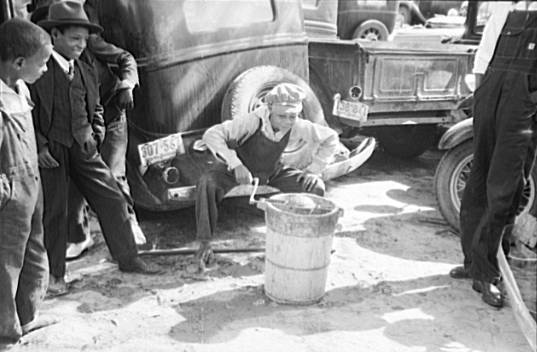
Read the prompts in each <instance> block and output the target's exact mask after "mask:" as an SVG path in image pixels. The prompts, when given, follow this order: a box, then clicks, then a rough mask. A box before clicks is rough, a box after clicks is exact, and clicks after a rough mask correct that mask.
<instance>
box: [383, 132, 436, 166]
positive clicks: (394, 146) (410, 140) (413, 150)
mask: <svg viewBox="0 0 537 352" xmlns="http://www.w3.org/2000/svg"><path fill="white" fill-rule="evenodd" d="M375 134H376V136H377V138H378V140H379V142H380V145H381V146H382V147H383V148H384V150H385V151H386V152H388V153H389V154H391V155H394V156H397V157H399V158H404V159H410V158H415V157H417V156H419V155H421V154H423V152H425V151H426V150H427V149H429V148H431V147H432V146H433V144H434V141H435V138H436V137H435V136H436V125H415V126H386V127H381V128H379V129H377V132H376V133H375Z"/></svg>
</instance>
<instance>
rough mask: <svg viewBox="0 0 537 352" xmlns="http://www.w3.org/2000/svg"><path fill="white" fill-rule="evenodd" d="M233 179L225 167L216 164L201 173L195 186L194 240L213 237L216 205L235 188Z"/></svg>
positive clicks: (216, 211) (216, 217)
mask: <svg viewBox="0 0 537 352" xmlns="http://www.w3.org/2000/svg"><path fill="white" fill-rule="evenodd" d="M236 185H237V183H236V181H235V177H234V176H233V174H232V173H230V172H229V171H227V166H226V165H224V164H222V163H218V164H216V165H215V167H214V168H212V169H210V170H208V171H207V172H205V173H203V174H202V175H201V177H200V179H199V181H198V183H197V185H196V238H197V239H199V240H200V241H209V240H211V239H212V237H213V235H214V231H215V229H216V223H217V220H218V205H219V204H220V202H221V201H222V198H223V197H224V195H225V194H226V192H227V191H229V190H230V189H231V188H233V187H234V186H236Z"/></svg>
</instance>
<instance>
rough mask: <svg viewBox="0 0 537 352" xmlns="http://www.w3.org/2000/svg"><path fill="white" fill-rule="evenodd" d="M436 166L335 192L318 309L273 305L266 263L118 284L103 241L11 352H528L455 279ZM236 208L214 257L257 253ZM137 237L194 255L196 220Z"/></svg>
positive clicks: (413, 166) (250, 258)
mask: <svg viewBox="0 0 537 352" xmlns="http://www.w3.org/2000/svg"><path fill="white" fill-rule="evenodd" d="M439 158H440V153H439V152H428V153H426V154H425V155H424V156H422V157H420V158H418V159H416V160H413V161H404V160H400V159H395V158H391V157H389V156H388V155H386V154H384V153H382V152H375V154H374V155H373V157H372V159H370V160H369V161H368V162H367V163H366V164H365V165H364V166H362V167H361V168H360V169H358V170H357V171H355V172H354V173H352V174H350V175H347V176H344V177H342V178H340V179H337V180H335V181H332V182H330V183H329V184H328V194H327V197H328V198H330V199H331V200H333V201H334V202H335V203H336V204H337V205H338V206H340V207H342V208H343V209H344V216H343V217H342V218H340V221H339V223H340V225H341V228H340V229H338V231H337V233H336V234H335V238H334V242H333V249H334V250H335V252H334V253H333V254H332V261H331V264H330V267H329V272H328V282H327V285H326V290H327V291H326V295H325V296H324V298H323V299H322V300H321V301H320V302H319V303H317V304H313V305H309V306H286V305H279V304H276V303H273V302H271V301H270V300H269V299H268V298H267V297H266V296H265V295H264V293H263V281H264V277H263V271H264V253H253V254H233V255H221V256H219V257H218V265H217V266H215V267H213V268H211V269H210V270H209V271H208V272H207V273H206V275H197V274H195V273H191V272H190V271H191V270H189V269H190V267H189V264H191V259H190V258H189V257H177V256H174V257H170V256H168V257H151V258H149V260H151V261H154V262H155V263H158V264H160V265H161V266H162V267H163V268H164V269H165V273H164V274H162V275H160V276H144V275H136V274H135V275H133V274H124V273H121V272H119V271H118V270H117V267H116V265H115V264H113V263H111V262H110V259H109V254H108V251H107V250H106V247H105V245H104V243H103V241H102V239H101V237H100V236H99V234H98V232H96V233H94V235H95V237H96V239H98V240H99V244H98V245H97V246H96V247H95V248H94V249H92V250H91V252H90V253H89V255H88V256H86V257H85V258H84V259H81V260H78V261H74V262H71V263H69V266H68V271H69V279H70V280H75V281H74V283H73V285H74V290H73V292H72V293H71V294H69V295H67V296H64V297H60V298H55V299H50V300H46V301H45V302H44V305H43V313H44V314H53V315H56V316H57V317H59V318H60V319H61V321H60V323H58V324H56V325H54V326H51V327H48V328H45V329H42V330H38V331H36V332H33V333H30V334H29V335H27V336H25V337H24V338H23V339H22V342H21V343H20V344H19V345H17V346H16V347H15V348H12V351H39V352H42V351H189V352H191V351H192V352H193V351H196V352H198V351H199V352H201V351H219V352H224V351H233V352H236V351H278V352H285V351H294V352H299V351H311V352H317V351H318V352H321V351H322V352H325V351H338V352H339V351H383V352H384V351H394V352H405V351H430V352H432V351H442V352H448V351H449V352H455V351H461V352H462V351H465V352H466V351H487V352H493V351H497V352H515V351H517V352H518V351H521V352H522V351H530V348H529V345H528V343H527V342H526V341H525V339H524V337H523V335H522V334H521V332H520V330H519V327H518V326H517V323H516V321H515V319H514V316H513V313H512V310H511V308H510V307H509V306H508V307H505V308H504V309H502V310H495V309H492V308H491V307H489V306H487V305H486V304H485V303H483V302H482V301H481V298H480V296H479V295H478V294H477V293H475V292H474V291H473V290H472V289H471V287H470V282H469V281H467V280H462V281H457V280H453V279H450V277H449V276H448V272H449V270H450V269H451V268H452V267H453V266H455V265H457V264H459V263H461V260H462V256H461V253H460V248H459V241H458V238H457V237H456V236H455V235H454V234H453V232H451V231H450V229H449V228H448V227H447V225H446V223H445V222H444V221H443V219H442V217H441V215H440V214H439V212H438V210H437V208H436V203H435V199H434V195H433V192H432V189H431V187H432V180H433V174H434V169H435V166H436V164H437V162H438V160H439ZM239 205H240V204H237V202H228V203H227V204H226V207H225V209H224V210H223V216H222V219H221V221H220V222H219V233H220V236H219V238H218V241H217V243H216V245H217V246H219V247H245V246H251V247H256V246H262V245H263V244H264V236H265V223H264V220H263V218H262V217H260V216H259V214H256V213H255V212H253V211H246V210H245V209H244V208H242V207H240V206H239ZM142 227H143V228H144V230H145V231H146V233H147V235H148V237H149V240H150V242H151V243H153V244H154V245H155V246H158V248H166V247H173V246H183V245H188V244H189V243H190V244H191V242H192V241H193V240H194V235H193V234H194V219H193V209H185V210H182V211H178V212H173V213H167V214H160V215H151V216H149V215H148V214H145V216H144V217H143V220H142ZM297 255H299V253H297ZM532 285H533V287H530V288H529V292H531V290H533V292H535V284H534V283H533V284H532Z"/></svg>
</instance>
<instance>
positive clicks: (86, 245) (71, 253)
mask: <svg viewBox="0 0 537 352" xmlns="http://www.w3.org/2000/svg"><path fill="white" fill-rule="evenodd" d="M93 244H94V242H93V238H91V236H88V237H86V239H85V240H84V241H82V242H77V243H67V250H66V251H65V259H67V260H73V259H77V258H80V257H81V256H82V255H83V254H84V253H86V252H87V251H88V249H90V247H91V246H93Z"/></svg>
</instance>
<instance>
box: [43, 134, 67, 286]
mask: <svg viewBox="0 0 537 352" xmlns="http://www.w3.org/2000/svg"><path fill="white" fill-rule="evenodd" d="M49 151H50V153H51V155H52V156H53V157H54V158H55V159H56V160H57V161H58V163H59V164H60V165H59V166H58V167H55V168H51V169H46V168H41V169H40V172H41V183H42V185H43V200H44V211H43V228H44V237H45V248H46V249H47V254H48V260H49V268H50V276H51V283H53V282H54V281H55V280H56V281H58V282H59V284H60V285H61V286H64V285H65V283H62V282H61V281H63V278H64V276H65V250H66V246H67V232H68V219H67V213H68V212H67V203H68V192H67V190H68V187H69V182H70V179H69V168H70V165H69V149H68V148H67V147H65V146H63V145H61V144H59V143H55V142H52V141H51V142H50V143H49ZM51 289H52V291H54V289H55V288H54V287H51V286H50V285H49V291H51ZM58 289H59V290H60V291H62V292H63V291H65V290H64V289H65V287H63V288H60V287H58Z"/></svg>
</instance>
